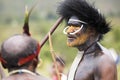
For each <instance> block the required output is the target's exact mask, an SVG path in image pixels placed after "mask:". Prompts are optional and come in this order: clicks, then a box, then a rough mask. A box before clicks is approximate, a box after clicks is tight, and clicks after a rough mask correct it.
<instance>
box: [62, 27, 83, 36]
mask: <svg viewBox="0 0 120 80" xmlns="http://www.w3.org/2000/svg"><path fill="white" fill-rule="evenodd" d="M69 27H70V26H68V27H66V28H65V29H64V30H63V33H64V34H68V33H67V32H66V31H67V29H68V28H69ZM82 28H83V25H82V26H81V27H80V29H78V30H75V31H74V32H70V33H69V34H70V35H75V34H77V33H78V32H80V31H81V30H82Z"/></svg>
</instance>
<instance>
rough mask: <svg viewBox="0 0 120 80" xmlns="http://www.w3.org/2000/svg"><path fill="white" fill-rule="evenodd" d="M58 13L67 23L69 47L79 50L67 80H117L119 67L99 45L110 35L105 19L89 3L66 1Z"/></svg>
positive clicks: (79, 0) (76, 0) (65, 31)
mask: <svg viewBox="0 0 120 80" xmlns="http://www.w3.org/2000/svg"><path fill="white" fill-rule="evenodd" d="M58 13H59V15H61V16H63V17H64V18H65V20H66V23H67V27H65V29H64V30H63V32H64V34H66V35H67V45H68V46H69V47H76V48H77V49H78V54H77V56H76V58H75V59H74V61H73V64H72V66H71V68H70V71H69V73H68V77H67V80H117V70H116V64H115V62H114V60H113V58H112V56H111V55H110V53H109V51H108V50H107V49H106V48H104V47H103V46H102V45H101V44H100V43H99V41H100V40H101V39H102V37H103V35H104V34H106V33H107V32H109V31H110V25H109V23H107V22H106V20H105V17H104V16H103V15H102V14H101V13H100V12H99V11H98V10H97V9H96V8H95V7H94V6H92V5H90V4H88V2H87V1H85V0H65V1H63V2H61V4H60V5H59V7H58Z"/></svg>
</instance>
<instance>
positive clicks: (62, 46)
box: [0, 0, 120, 80]
mask: <svg viewBox="0 0 120 80" xmlns="http://www.w3.org/2000/svg"><path fill="white" fill-rule="evenodd" d="M60 1H61V0H39V3H38V4H37V6H36V7H35V9H34V10H33V12H32V14H31V16H30V21H29V25H30V32H31V34H32V37H33V38H35V39H37V40H38V41H39V42H40V41H41V40H42V39H43V38H44V36H45V35H46V34H47V32H48V31H49V29H50V28H51V27H52V25H53V24H54V23H55V22H56V20H57V19H58V17H59V16H58V15H57V12H56V8H57V5H59V2H60ZM35 2H37V0H0V44H1V43H2V42H3V41H4V40H5V39H7V38H8V37H10V36H12V35H14V34H22V32H23V30H22V26H23V24H24V11H25V5H27V6H28V9H30V8H31V7H32V5H33V4H34V3H35ZM89 2H90V3H95V6H96V7H97V8H99V9H100V11H101V13H103V14H104V15H105V17H106V19H107V21H109V22H111V25H112V30H111V32H109V33H108V34H106V35H104V39H103V41H101V43H102V45H104V46H106V47H107V48H113V49H114V50H115V51H116V52H117V54H119V55H120V6H119V3H120V0H89ZM64 26H65V24H64V22H63V23H61V24H60V25H59V27H58V28H57V30H56V31H55V32H54V34H53V35H52V42H53V48H54V50H55V52H56V54H57V55H58V56H61V57H62V58H63V59H64V60H65V61H66V68H65V73H67V72H68V70H69V67H70V65H71V63H72V61H73V59H74V57H75V55H76V53H77V49H75V48H69V47H67V46H66V36H65V35H64V34H63V33H62V31H63V29H64ZM40 58H41V59H42V62H41V66H40V67H38V72H39V73H41V74H43V75H46V76H47V77H50V76H49V74H50V68H51V64H52V58H51V55H50V48H49V42H47V43H46V44H45V45H44V46H43V47H42V49H41V52H40ZM117 67H118V80H120V64H118V66H117ZM5 71H6V70H5ZM6 72H7V71H6Z"/></svg>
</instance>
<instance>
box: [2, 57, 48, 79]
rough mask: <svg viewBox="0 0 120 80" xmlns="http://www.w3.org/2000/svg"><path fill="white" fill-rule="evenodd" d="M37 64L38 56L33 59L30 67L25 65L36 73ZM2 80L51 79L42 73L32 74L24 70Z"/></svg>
mask: <svg viewBox="0 0 120 80" xmlns="http://www.w3.org/2000/svg"><path fill="white" fill-rule="evenodd" d="M37 64H38V58H34V59H33V60H32V61H31V64H30V65H29V66H28V67H25V69H27V70H29V71H31V72H33V73H35V70H36V67H37ZM11 70H14V69H10V70H9V71H11ZM2 80H49V79H47V78H45V77H44V76H42V75H37V74H36V75H32V74H29V73H24V72H23V73H21V74H19V73H16V74H12V75H10V76H9V77H7V78H3V79H2Z"/></svg>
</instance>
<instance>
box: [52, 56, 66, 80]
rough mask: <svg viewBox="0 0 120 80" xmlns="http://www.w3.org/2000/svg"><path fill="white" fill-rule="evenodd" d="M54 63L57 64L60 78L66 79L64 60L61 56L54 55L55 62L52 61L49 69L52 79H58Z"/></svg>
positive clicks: (61, 79)
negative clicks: (50, 69)
mask: <svg viewBox="0 0 120 80" xmlns="http://www.w3.org/2000/svg"><path fill="white" fill-rule="evenodd" d="M55 65H57V69H58V72H59V74H60V80H66V75H65V74H64V68H65V61H64V60H63V59H62V58H61V57H56V64H55V63H53V65H52V71H51V76H52V80H58V75H57V73H56V69H55Z"/></svg>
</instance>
